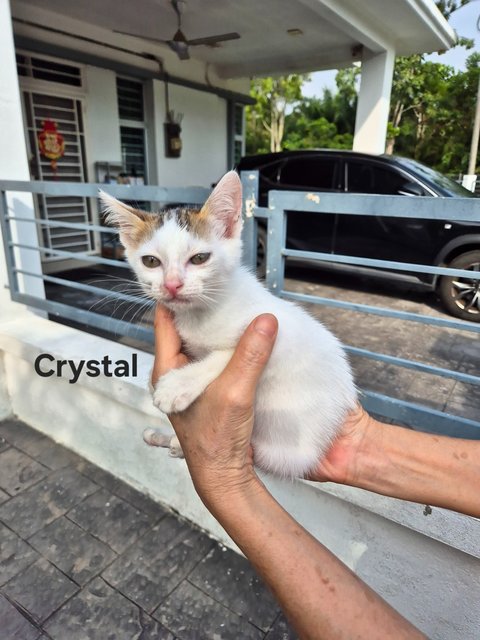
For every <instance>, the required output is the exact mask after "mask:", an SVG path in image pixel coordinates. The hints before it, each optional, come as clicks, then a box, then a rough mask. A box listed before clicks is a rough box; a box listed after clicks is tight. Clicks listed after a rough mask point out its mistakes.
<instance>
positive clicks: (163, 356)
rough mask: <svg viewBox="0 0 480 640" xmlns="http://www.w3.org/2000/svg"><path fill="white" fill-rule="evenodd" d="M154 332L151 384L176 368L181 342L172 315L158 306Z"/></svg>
mask: <svg viewBox="0 0 480 640" xmlns="http://www.w3.org/2000/svg"><path fill="white" fill-rule="evenodd" d="M154 331H155V362H154V365H153V372H152V382H155V381H156V380H157V379H158V378H159V377H160V375H162V374H163V373H166V372H167V371H169V370H170V369H172V368H173V367H175V366H176V362H177V359H178V355H179V353H180V350H181V348H182V341H181V339H180V336H179V335H178V332H177V329H176V327H175V323H174V322H173V317H172V314H171V313H170V311H169V310H168V309H165V307H162V306H161V305H159V304H157V308H156V309H155V321H154Z"/></svg>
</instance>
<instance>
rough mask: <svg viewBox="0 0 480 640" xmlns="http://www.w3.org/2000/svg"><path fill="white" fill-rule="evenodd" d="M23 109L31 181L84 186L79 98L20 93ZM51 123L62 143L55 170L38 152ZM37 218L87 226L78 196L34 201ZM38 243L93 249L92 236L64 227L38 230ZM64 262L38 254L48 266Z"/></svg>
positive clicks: (85, 208)
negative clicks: (69, 183) (46, 123)
mask: <svg viewBox="0 0 480 640" xmlns="http://www.w3.org/2000/svg"><path fill="white" fill-rule="evenodd" d="M22 95H23V105H24V113H25V120H26V128H27V133H28V147H29V152H30V165H31V169H30V170H31V174H32V179H33V180H46V181H48V180H59V181H68V182H86V169H85V167H86V158H85V139H84V129H83V114H82V101H81V100H80V99H79V98H76V97H75V98H74V97H72V98H69V97H65V96H58V95H53V94H50V93H42V92H36V91H34V90H23V91H22ZM46 121H51V122H53V123H54V125H56V130H57V131H58V132H59V133H60V134H61V136H62V137H63V139H64V142H65V151H64V155H63V156H62V157H61V158H59V159H58V161H57V163H56V166H55V163H53V162H52V161H51V160H49V159H48V158H47V157H45V155H43V153H42V152H41V148H40V144H39V135H40V134H41V133H42V131H43V130H44V126H45V124H44V123H45V122H46ZM37 216H38V217H39V218H41V219H45V220H53V221H57V222H80V223H88V222H91V212H90V207H89V202H88V200H87V198H83V197H79V196H43V195H39V196H38V197H37ZM41 229H42V230H41V232H40V233H39V236H40V243H41V245H42V246H43V247H44V248H45V249H60V250H63V251H72V252H86V253H88V252H92V251H94V249H95V244H94V243H95V239H94V235H93V233H91V232H89V231H79V230H76V229H69V228H68V227H61V226H60V227H57V226H55V227H42V228H41ZM61 259H65V258H64V257H62V256H58V255H55V254H53V253H52V254H49V253H44V252H43V253H42V260H43V261H45V262H52V261H55V260H61Z"/></svg>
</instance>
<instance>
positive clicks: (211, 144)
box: [151, 80, 229, 187]
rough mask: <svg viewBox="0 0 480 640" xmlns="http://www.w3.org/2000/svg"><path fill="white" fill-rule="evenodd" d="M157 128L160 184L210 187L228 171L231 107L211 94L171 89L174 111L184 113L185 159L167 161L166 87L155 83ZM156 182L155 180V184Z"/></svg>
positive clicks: (178, 87)
mask: <svg viewBox="0 0 480 640" xmlns="http://www.w3.org/2000/svg"><path fill="white" fill-rule="evenodd" d="M152 95H153V105H154V112H155V128H154V131H153V132H152V133H153V136H154V140H155V148H156V153H157V157H156V160H157V167H156V170H157V175H156V181H157V183H158V184H160V185H162V186H168V187H180V186H201V187H210V185H211V183H212V182H216V181H217V180H218V179H219V178H220V177H221V176H222V175H223V174H224V173H225V172H226V171H227V170H228V169H229V167H227V103H226V101H225V100H224V99H223V98H220V97H218V96H216V95H214V94H211V93H204V92H202V91H196V90H194V89H188V88H186V87H180V86H178V85H170V86H169V102H170V109H173V110H174V111H175V113H178V112H180V113H183V114H184V118H183V121H182V125H181V127H182V134H181V137H182V142H183V148H182V155H181V157H180V158H166V157H165V151H164V149H165V146H164V135H163V123H164V121H165V113H166V109H165V87H164V83H163V82H161V81H159V80H153V91H152ZM151 181H152V180H151Z"/></svg>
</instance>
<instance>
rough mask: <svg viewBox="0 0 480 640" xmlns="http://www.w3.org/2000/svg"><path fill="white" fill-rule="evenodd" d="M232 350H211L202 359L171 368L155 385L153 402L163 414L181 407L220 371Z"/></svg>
mask: <svg viewBox="0 0 480 640" xmlns="http://www.w3.org/2000/svg"><path fill="white" fill-rule="evenodd" d="M232 354H233V349H225V350H222V351H212V353H210V354H209V355H208V356H206V357H205V358H203V360H198V361H197V362H192V363H191V364H187V365H185V366H184V367H182V368H180V369H172V370H171V371H169V372H168V373H166V374H165V375H164V376H162V377H161V378H160V379H159V380H158V382H157V384H156V385H155V390H154V393H153V404H154V405H155V406H156V407H158V409H160V411H163V412H164V413H166V414H169V413H176V412H178V411H183V410H184V409H186V408H187V407H189V406H190V405H191V404H192V402H193V401H194V400H196V399H197V398H198V396H199V395H201V394H202V393H203V392H204V391H205V389H206V388H207V387H208V385H209V384H210V383H211V382H213V380H215V378H217V377H218V376H219V375H220V373H221V372H222V371H223V370H224V369H225V367H226V365H227V363H228V362H229V360H230V358H231V357H232Z"/></svg>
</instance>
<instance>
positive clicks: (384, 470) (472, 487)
mask: <svg viewBox="0 0 480 640" xmlns="http://www.w3.org/2000/svg"><path fill="white" fill-rule="evenodd" d="M355 467H356V470H355V478H354V480H353V482H352V484H354V485H355V486H359V487H362V488H364V489H368V490H370V491H375V492H376V493H381V494H383V495H388V496H393V497H396V498H402V499H404V500H411V501H413V502H419V503H422V504H429V505H435V506H439V507H445V508H447V509H453V510H455V511H459V512H462V513H466V514H469V515H472V516H476V517H480V491H479V487H480V442H477V441H472V440H461V439H458V438H449V437H445V436H436V435H432V434H426V433H420V432H416V431H412V430H410V429H404V428H402V427H397V426H392V425H387V424H383V423H379V422H375V421H373V420H371V422H370V424H369V427H368V429H367V434H366V436H365V439H364V442H363V444H362V448H361V451H360V452H359V456H358V460H357V463H356V465H355Z"/></svg>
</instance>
